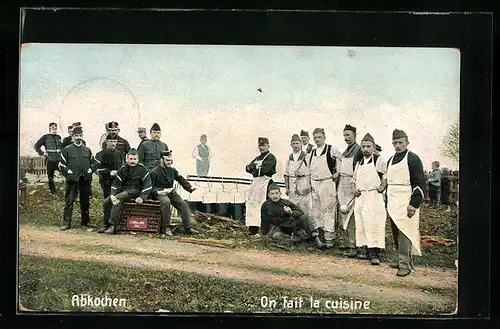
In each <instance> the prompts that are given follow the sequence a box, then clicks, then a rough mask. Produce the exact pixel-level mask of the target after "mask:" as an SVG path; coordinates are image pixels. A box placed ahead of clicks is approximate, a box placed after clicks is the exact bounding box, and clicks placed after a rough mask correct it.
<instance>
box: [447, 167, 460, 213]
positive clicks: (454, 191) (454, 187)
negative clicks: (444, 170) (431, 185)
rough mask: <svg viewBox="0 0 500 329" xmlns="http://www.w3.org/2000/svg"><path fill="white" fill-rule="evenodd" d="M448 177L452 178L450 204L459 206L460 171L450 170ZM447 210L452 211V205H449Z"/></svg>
mask: <svg viewBox="0 0 500 329" xmlns="http://www.w3.org/2000/svg"><path fill="white" fill-rule="evenodd" d="M448 179H449V180H450V203H451V205H450V206H458V192H459V191H458V190H459V184H458V183H459V179H460V178H459V172H458V171H451V170H450V175H449V176H448ZM446 211H447V212H449V211H451V207H448V208H447V209H446Z"/></svg>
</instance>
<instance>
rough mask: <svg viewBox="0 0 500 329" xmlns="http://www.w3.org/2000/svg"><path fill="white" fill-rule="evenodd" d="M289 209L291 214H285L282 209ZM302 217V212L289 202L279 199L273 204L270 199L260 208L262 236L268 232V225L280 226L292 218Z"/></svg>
mask: <svg viewBox="0 0 500 329" xmlns="http://www.w3.org/2000/svg"><path fill="white" fill-rule="evenodd" d="M285 206H286V207H290V208H291V209H292V213H291V214H287V213H286V212H285V210H284V209H283V207H285ZM302 215H304V212H303V211H302V210H301V209H300V208H299V206H297V205H296V204H294V203H292V202H291V201H289V200H285V199H279V200H278V202H274V201H272V200H271V199H268V200H266V201H265V202H264V203H263V204H262V207H261V208H260V216H261V217H260V220H261V224H260V226H261V230H262V234H267V233H268V232H269V224H273V225H278V226H279V225H280V224H283V223H285V222H288V221H290V220H291V219H292V218H295V219H297V218H299V217H300V216H302Z"/></svg>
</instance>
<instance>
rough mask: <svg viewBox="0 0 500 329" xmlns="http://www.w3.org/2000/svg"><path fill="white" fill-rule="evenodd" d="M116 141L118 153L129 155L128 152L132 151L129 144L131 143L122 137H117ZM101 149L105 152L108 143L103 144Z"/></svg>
mask: <svg viewBox="0 0 500 329" xmlns="http://www.w3.org/2000/svg"><path fill="white" fill-rule="evenodd" d="M115 139H116V149H117V150H118V151H120V152H122V153H123V154H127V153H128V151H130V144H129V142H128V141H127V140H126V139H125V138H123V137H121V136H118V135H116V138H115ZM101 148H102V149H103V150H105V149H106V141H104V142H103V143H102V144H101Z"/></svg>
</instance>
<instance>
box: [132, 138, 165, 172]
mask: <svg viewBox="0 0 500 329" xmlns="http://www.w3.org/2000/svg"><path fill="white" fill-rule="evenodd" d="M137 151H138V153H139V162H140V163H142V164H143V165H144V166H145V167H146V168H148V170H151V169H153V168H154V167H156V166H157V165H158V164H159V161H160V153H161V152H163V151H168V146H167V144H165V143H163V142H162V141H160V140H152V139H149V140H147V141H145V142H143V143H142V144H141V146H140V147H139V149H138V150H137Z"/></svg>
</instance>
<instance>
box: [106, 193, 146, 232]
mask: <svg viewBox="0 0 500 329" xmlns="http://www.w3.org/2000/svg"><path fill="white" fill-rule="evenodd" d="M138 196H139V195H132V194H130V193H128V192H127V191H123V192H120V193H118V194H117V195H115V197H116V198H117V199H118V200H120V203H119V204H117V205H114V204H113V203H112V202H111V195H110V196H108V197H106V199H104V202H103V208H104V207H111V211H110V213H109V220H108V222H107V224H104V225H105V226H109V225H113V226H117V225H118V224H119V223H120V215H121V213H122V209H123V201H130V199H134V198H137V197H138Z"/></svg>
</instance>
